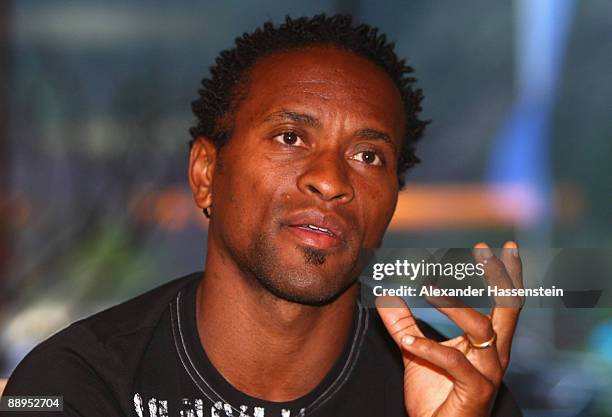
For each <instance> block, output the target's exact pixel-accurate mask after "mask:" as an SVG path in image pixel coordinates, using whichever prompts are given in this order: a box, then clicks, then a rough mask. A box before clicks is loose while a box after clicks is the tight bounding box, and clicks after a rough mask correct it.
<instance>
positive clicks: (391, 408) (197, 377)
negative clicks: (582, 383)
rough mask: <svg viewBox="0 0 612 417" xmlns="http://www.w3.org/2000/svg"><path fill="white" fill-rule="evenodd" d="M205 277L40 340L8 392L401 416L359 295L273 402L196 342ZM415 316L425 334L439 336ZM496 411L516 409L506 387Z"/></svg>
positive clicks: (388, 367) (223, 409)
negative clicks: (310, 365)
mask: <svg viewBox="0 0 612 417" xmlns="http://www.w3.org/2000/svg"><path fill="white" fill-rule="evenodd" d="M201 276H202V273H196V274H192V275H189V276H186V277H183V278H180V279H177V280H174V281H171V282H169V283H167V284H164V285H162V286H160V287H158V288H156V289H154V290H151V291H149V292H147V293H145V294H143V295H141V296H139V297H136V298H134V299H132V300H130V301H127V302H125V303H122V304H119V305H117V306H115V307H112V308H110V309H108V310H105V311H103V312H101V313H98V314H95V315H93V316H91V317H88V318H86V319H83V320H80V321H78V322H76V323H74V324H72V325H71V326H69V327H67V328H66V329H64V330H62V331H60V332H59V333H57V334H55V335H54V336H52V337H50V338H49V339H47V340H45V341H44V342H42V343H41V344H40V345H38V346H37V347H36V348H34V349H33V350H32V352H30V353H29V354H28V355H27V356H26V357H25V359H24V360H23V361H22V362H21V363H20V364H19V365H18V366H17V368H16V369H15V371H14V372H13V374H12V375H11V377H10V379H9V381H8V385H7V386H6V389H5V392H4V395H11V396H18V395H61V396H63V399H64V411H63V414H61V413H53V414H49V415H54V416H57V415H60V414H61V415H67V416H87V417H97V416H100V417H102V416H104V417H113V416H136V417H149V416H150V417H153V416H155V417H174V416H177V417H227V416H232V417H295V416H311V415H312V416H357V417H359V416H388V417H396V416H397V417H399V416H401V417H405V416H406V412H405V409H404V400H403V397H404V395H403V365H402V362H401V356H400V353H399V348H398V347H397V346H396V344H395V343H394V342H393V340H392V339H391V338H390V337H389V335H388V333H387V331H386V329H385V328H384V325H383V324H382V322H381V320H380V318H379V317H378V314H377V313H376V312H375V311H373V310H369V309H367V308H364V307H363V306H362V305H361V304H360V303H357V306H356V314H355V315H354V317H355V319H354V322H353V326H352V331H351V335H350V337H349V341H348V343H347V345H346V346H345V348H344V350H343V352H342V354H341V356H340V357H339V358H338V360H337V362H336V363H335V364H334V366H333V368H332V369H331V371H330V372H329V373H328V374H327V376H325V378H324V379H323V380H322V381H321V382H320V383H319V385H318V386H317V387H316V388H315V389H314V390H312V391H311V392H310V393H308V394H306V395H304V396H303V397H301V398H298V399H295V400H293V401H288V402H283V403H279V402H271V401H266V400H262V399H258V398H253V397H250V396H248V395H246V394H244V393H241V392H239V391H238V390H237V389H236V388H234V387H233V386H232V385H231V384H230V383H229V382H228V381H226V380H225V379H224V378H223V376H222V375H221V374H220V373H219V372H218V371H217V370H216V369H215V368H214V367H213V366H212V364H211V362H210V361H209V359H208V358H207V356H206V352H205V351H204V349H203V348H202V344H201V343H200V339H199V336H198V331H197V326H196V317H195V300H196V288H197V285H198V283H199V280H200V278H201ZM419 324H420V326H421V328H422V330H423V331H424V333H425V334H426V335H427V336H429V337H433V338H438V339H439V338H440V335H439V334H437V333H435V331H434V330H433V329H431V328H430V327H428V326H427V325H425V324H424V323H419ZM267 377H269V376H267ZM9 414H10V413H8V412H7V413H4V414H3V413H1V412H0V415H7V416H8V415H9ZM14 415H15V416H20V417H26V416H28V415H39V413H35V412H32V413H28V412H15V413H14ZM493 415H494V416H499V417H510V416H521V412H520V410H519V408H518V407H517V406H516V403H515V402H514V399H513V398H512V396H511V395H510V393H509V391H508V390H507V389H506V388H505V387H503V386H502V388H501V390H500V392H499V394H498V397H497V401H496V407H495V411H494V414H493Z"/></svg>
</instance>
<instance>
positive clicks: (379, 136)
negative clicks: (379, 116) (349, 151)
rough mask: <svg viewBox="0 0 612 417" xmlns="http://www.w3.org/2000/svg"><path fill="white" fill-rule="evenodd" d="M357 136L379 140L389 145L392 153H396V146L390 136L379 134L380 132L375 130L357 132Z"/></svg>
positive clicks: (383, 133) (367, 129) (368, 129)
mask: <svg viewBox="0 0 612 417" xmlns="http://www.w3.org/2000/svg"><path fill="white" fill-rule="evenodd" d="M357 136H360V137H362V138H365V139H374V140H381V141H383V142H385V143H387V144H388V145H390V146H391V148H393V152H396V153H397V146H396V145H395V142H393V139H391V136H390V135H388V134H386V133H385V132H381V131H380V130H376V129H370V128H366V129H361V130H359V131H358V132H357Z"/></svg>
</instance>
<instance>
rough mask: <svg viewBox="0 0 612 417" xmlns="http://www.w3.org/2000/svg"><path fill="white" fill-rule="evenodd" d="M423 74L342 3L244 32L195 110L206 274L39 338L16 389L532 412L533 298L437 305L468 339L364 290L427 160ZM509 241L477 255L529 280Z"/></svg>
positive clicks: (107, 400)
mask: <svg viewBox="0 0 612 417" xmlns="http://www.w3.org/2000/svg"><path fill="white" fill-rule="evenodd" d="M411 71H412V70H411V69H410V68H409V67H407V66H406V65H405V64H404V62H403V61H400V60H398V58H397V57H396V55H395V53H394V52H393V48H392V45H390V44H388V43H387V42H386V40H385V37H384V36H382V35H379V34H378V32H377V30H376V29H372V28H370V27H368V26H365V25H361V26H357V27H355V26H354V25H353V24H352V22H351V19H350V18H349V17H346V16H334V17H329V18H328V17H325V16H316V17H314V18H301V19H297V20H292V19H287V21H286V23H285V24H283V25H281V26H280V27H275V26H273V25H272V24H270V23H267V24H265V25H264V26H263V28H262V29H259V30H257V31H255V32H254V33H252V34H245V35H243V36H242V37H241V38H239V39H237V40H236V46H235V47H234V48H233V49H230V50H228V51H224V52H222V53H221V54H220V57H219V58H218V59H217V61H216V64H215V66H213V67H212V69H211V72H212V78H211V79H207V80H204V81H203V83H202V88H201V90H200V97H199V99H198V100H196V101H195V102H194V103H193V110H194V113H195V115H196V116H197V118H198V124H197V126H196V127H194V128H192V130H191V133H192V135H193V138H194V139H193V141H192V143H191V154H190V161H189V183H190V185H191V189H192V192H193V196H194V199H195V202H196V204H197V205H198V206H199V207H200V208H202V209H203V210H204V211H205V213H206V215H207V216H208V217H209V218H210V226H209V230H208V253H207V257H206V264H205V271H204V272H203V273H196V274H193V275H190V276H188V277H185V278H182V279H179V280H175V281H172V282H170V283H168V284H165V285H164V286H162V287H159V288H157V289H154V290H152V291H151V292H149V293H147V294H144V295H142V296H140V297H138V298H136V299H134V300H131V301H128V302H126V303H124V304H121V305H119V306H116V307H114V308H111V309H109V310H107V311H104V312H102V313H99V314H97V315H94V316H92V317H90V318H87V319H85V320H82V321H80V322H77V323H75V324H73V325H72V326H70V327H69V328H67V329H66V330H64V331H62V332H60V333H58V334H57V335H55V336H53V337H52V338H50V339H48V340H47V341H45V342H43V343H42V344H41V345H39V346H38V347H37V348H35V349H34V350H33V351H32V352H31V353H30V354H29V355H28V357H26V359H24V361H23V362H22V363H21V364H20V365H19V366H18V368H17V369H16V371H15V372H14V374H13V375H12V376H11V378H10V380H9V383H8V386H7V388H6V392H5V395H62V396H63V399H64V414H65V415H70V416H76V415H78V416H81V415H82V416H119V415H130V416H149V415H150V416H179V415H180V416H253V417H256V416H262V417H263V416H268V417H269V416H283V417H286V416H308V415H312V416H406V415H407V414H409V415H410V416H411V417H425V416H428V417H429V416H438V417H441V416H444V417H450V416H453V417H460V416H461V417H467V416H470V417H480V416H487V415H490V413H491V410H492V408H493V415H498V416H502V415H503V416H510V415H512V416H514V415H520V411H519V410H518V408H517V407H516V405H515V404H514V402H513V400H512V398H511V396H510V395H509V393H508V391H507V390H505V388H503V386H501V379H502V376H503V373H504V371H505V369H506V366H507V364H508V360H509V350H510V345H511V340H512V334H513V332H514V327H515V325H516V320H517V317H518V309H516V308H515V309H513V308H507V309H496V310H494V311H493V312H492V315H491V317H488V316H485V315H482V314H480V313H478V312H477V311H475V310H472V309H469V308H443V307H440V308H439V309H440V311H442V312H443V313H444V314H446V315H447V316H448V317H449V318H450V319H452V320H453V321H455V322H456V323H457V324H458V325H459V326H460V327H461V328H462V329H463V330H464V331H465V334H464V335H463V336H461V337H458V338H455V339H452V340H450V341H446V342H443V343H438V342H436V341H434V340H432V339H430V338H429V337H437V335H436V334H435V332H433V331H432V330H431V329H429V328H428V327H427V326H425V325H424V324H422V323H421V326H420V328H419V326H417V325H416V322H415V319H414V318H413V316H412V314H411V312H410V310H409V309H408V308H407V307H406V306H405V305H402V306H399V307H398V306H395V307H392V308H389V307H381V308H379V309H378V313H376V311H370V310H368V309H366V308H365V307H364V306H363V305H362V304H361V303H360V302H359V301H358V298H359V297H358V292H359V289H358V284H357V282H356V279H357V276H358V274H359V272H360V268H361V266H362V264H361V262H360V256H359V255H360V253H361V252H362V251H363V250H364V249H369V248H376V247H378V246H380V243H381V241H382V238H383V234H384V232H385V230H386V228H387V226H388V224H389V222H390V220H391V217H392V215H393V212H394V210H395V206H396V202H397V196H398V191H399V189H400V188H401V187H402V186H403V180H402V175H403V173H404V172H405V171H406V170H407V169H408V168H410V167H411V166H412V165H414V164H415V163H416V162H417V161H418V159H417V158H416V157H415V155H414V144H415V142H416V141H417V140H418V139H419V138H420V137H421V135H422V132H423V129H424V126H425V123H424V122H423V121H421V120H419V118H418V113H419V111H420V101H421V97H422V95H421V92H420V90H416V89H414V86H413V84H414V81H415V80H414V79H413V78H410V77H409V75H410V73H411ZM506 247H507V248H508V250H507V251H505V252H504V256H503V257H502V259H501V260H500V259H497V258H496V257H495V256H493V255H492V253H491V251H490V250H489V249H488V247H487V246H486V245H484V244H481V245H479V249H480V251H479V252H477V254H476V255H477V257H478V258H479V259H481V260H485V259H486V262H485V263H486V272H487V275H488V276H489V279H493V280H496V281H498V282H499V281H505V282H510V281H511V280H512V281H513V282H514V283H515V285H520V260H519V258H518V253H517V250H516V245H514V244H513V243H511V242H510V243H508V244H507V245H506ZM511 249H512V250H511ZM513 254H514V255H513ZM422 332H425V334H423V333H422ZM428 336H429V337H428ZM500 387H501V388H500ZM19 415H25V414H19Z"/></svg>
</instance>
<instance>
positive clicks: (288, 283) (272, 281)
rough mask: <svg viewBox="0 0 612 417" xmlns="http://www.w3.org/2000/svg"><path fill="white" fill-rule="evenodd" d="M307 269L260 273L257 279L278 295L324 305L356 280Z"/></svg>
mask: <svg viewBox="0 0 612 417" xmlns="http://www.w3.org/2000/svg"><path fill="white" fill-rule="evenodd" d="M305 269H306V268H302V269H301V270H293V271H291V270H285V271H284V273H283V274H282V276H270V275H268V274H266V275H263V276H262V275H259V274H258V275H256V279H257V281H259V283H260V284H261V285H262V286H263V287H264V288H265V289H266V290H268V291H269V292H270V293H272V294H273V295H275V296H276V297H278V298H281V299H283V300H286V301H290V302H293V303H298V304H304V305H309V306H323V305H327V304H329V303H331V302H333V301H334V300H336V299H337V298H338V297H340V295H342V294H343V293H344V292H345V291H346V290H347V289H348V288H349V287H350V286H351V285H352V284H353V283H354V282H355V280H353V279H351V280H348V279H346V278H345V277H344V276H338V275H336V276H334V277H331V276H322V275H321V274H317V273H309V272H307V271H305ZM274 275H276V274H274Z"/></svg>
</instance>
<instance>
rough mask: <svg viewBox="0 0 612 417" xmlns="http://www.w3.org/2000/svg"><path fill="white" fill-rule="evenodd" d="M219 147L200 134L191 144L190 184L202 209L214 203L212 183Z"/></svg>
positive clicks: (194, 196) (194, 197)
mask: <svg viewBox="0 0 612 417" xmlns="http://www.w3.org/2000/svg"><path fill="white" fill-rule="evenodd" d="M216 162H217V147H216V146H215V144H214V143H213V142H212V140H210V139H209V138H206V137H203V136H200V137H198V138H197V139H196V140H195V141H194V143H193V145H192V146H191V153H190V154H189V185H190V186H191V192H192V194H193V199H194V200H195V202H196V204H197V205H198V207H200V208H201V209H206V208H209V207H210V206H211V205H212V185H213V181H212V180H213V175H214V171H215V165H216Z"/></svg>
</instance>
